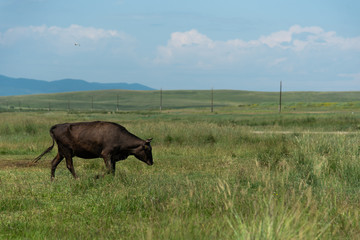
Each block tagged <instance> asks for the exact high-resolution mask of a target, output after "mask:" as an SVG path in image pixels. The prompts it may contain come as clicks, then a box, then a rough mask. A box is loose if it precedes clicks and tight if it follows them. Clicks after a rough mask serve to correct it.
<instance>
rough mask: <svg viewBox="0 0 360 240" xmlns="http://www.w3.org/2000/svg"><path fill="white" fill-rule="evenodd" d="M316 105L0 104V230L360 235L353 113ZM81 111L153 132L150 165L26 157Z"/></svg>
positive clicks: (80, 117)
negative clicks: (140, 107) (109, 171)
mask: <svg viewBox="0 0 360 240" xmlns="http://www.w3.org/2000/svg"><path fill="white" fill-rule="evenodd" d="M153 94H155V93H153ZM294 102H295V101H294ZM319 102H320V103H321V104H322V101H319ZM324 102H325V101H324ZM249 104H250V103H249ZM251 104H253V103H251ZM259 104H260V105H261V103H260V102H259ZM261 106H262V107H264V106H265V105H261ZM308 107H309V106H308ZM316 107H317V109H316V112H313V113H291V112H287V113H284V114H275V113H269V112H268V111H267V110H266V109H264V110H263V111H262V112H260V111H259V112H256V111H255V112H253V111H250V112H242V111H235V110H234V109H231V110H229V109H228V108H227V107H225V108H222V110H218V111H217V112H216V113H213V114H211V113H210V112H208V111H206V112H205V111H198V110H196V111H195V110H191V109H189V110H171V111H170V110H169V111H166V112H163V113H161V114H160V113H159V112H158V111H146V112H127V113H125V112H120V113H117V114H110V113H106V114H105V113H104V114H102V113H85V112H83V113H80V112H60V111H56V112H12V113H6V112H3V113H0V119H1V124H0V186H1V188H0V239H359V238H360V202H359V194H360V159H359V158H360V147H359V141H360V132H359V129H360V113H358V112H357V111H356V110H357V108H355V109H351V108H349V109H348V108H347V107H345V105H343V108H341V109H340V110H341V112H334V111H331V112H326V111H325V110H326V109H327V108H328V106H316ZM265 108H266V106H265ZM323 108H325V110H323ZM236 109H237V108H236ZM92 120H107V121H114V122H117V123H120V124H122V125H124V126H125V127H126V128H127V129H128V130H129V131H130V132H132V133H134V134H136V135H137V136H139V137H141V138H143V139H145V138H149V137H153V138H154V140H153V143H152V146H153V155H154V165H153V166H151V167H150V166H147V165H145V164H144V163H142V162H140V161H138V160H136V159H135V158H133V157H129V159H127V160H125V161H121V162H118V163H117V172H116V175H115V176H114V177H113V176H106V177H104V178H102V179H97V180H95V179H94V176H95V175H97V174H98V173H101V172H104V171H105V169H104V163H103V161H102V160H101V159H93V160H84V159H80V158H76V159H75V160H74V166H75V170H76V171H77V174H78V176H79V179H78V180H74V179H73V178H72V176H71V174H70V172H69V171H68V170H67V169H66V167H65V164H64V162H62V163H61V164H60V165H59V167H58V169H57V172H56V179H55V181H54V182H51V181H50V161H51V160H52V158H53V156H54V155H55V154H56V151H55V150H53V152H52V153H50V154H49V155H47V157H45V158H44V159H43V160H41V161H40V162H39V163H38V164H37V165H32V164H29V163H31V159H33V158H35V157H36V156H37V155H39V154H40V153H41V152H42V151H44V150H45V149H46V148H47V147H48V146H50V144H51V138H50V136H49V133H48V131H49V128H50V126H52V125H53V124H56V123H60V122H74V121H92Z"/></svg>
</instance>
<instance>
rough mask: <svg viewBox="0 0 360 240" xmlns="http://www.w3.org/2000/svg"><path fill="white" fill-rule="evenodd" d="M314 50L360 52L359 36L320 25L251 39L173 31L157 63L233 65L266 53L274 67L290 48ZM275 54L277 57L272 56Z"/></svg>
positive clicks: (158, 55)
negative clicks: (343, 34)
mask: <svg viewBox="0 0 360 240" xmlns="http://www.w3.org/2000/svg"><path fill="white" fill-rule="evenodd" d="M312 49H316V50H317V51H323V52H324V53H327V51H328V50H329V49H331V50H333V51H340V52H341V51H344V50H353V51H360V37H355V38H343V37H341V36H338V35H337V34H336V32H332V31H329V32H326V31H325V30H323V29H322V28H320V27H317V26H312V27H301V26H299V25H294V26H292V27H290V28H289V29H288V30H282V31H277V32H274V33H271V34H269V35H264V36H260V37H259V38H258V39H254V40H250V41H244V40H242V39H230V40H227V41H216V40H213V39H210V38H209V37H207V36H206V35H204V34H202V33H200V32H198V31H197V30H195V29H193V30H190V31H186V32H174V33H172V34H171V37H170V40H169V41H168V43H167V45H165V46H159V47H158V52H157V57H156V59H155V63H157V64H171V63H182V64H184V65H186V64H187V65H191V67H194V66H204V65H205V66H207V67H209V66H211V65H212V66H216V65H219V64H220V65H221V64H223V65H226V64H234V63H236V62H239V61H244V59H245V58H250V59H251V58H253V60H254V56H258V55H259V54H266V55H265V58H268V60H269V62H268V63H266V65H268V66H275V65H278V64H280V63H282V62H284V61H286V59H287V57H286V54H289V51H290V52H293V53H300V52H302V51H304V50H312ZM275 52H276V53H275ZM308 52H311V51H308ZM272 54H274V57H272V58H271V57H269V55H272ZM282 54H283V55H282ZM256 61H259V60H256Z"/></svg>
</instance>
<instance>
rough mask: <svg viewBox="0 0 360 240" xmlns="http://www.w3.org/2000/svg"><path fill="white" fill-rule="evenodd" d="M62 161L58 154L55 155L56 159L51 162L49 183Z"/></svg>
mask: <svg viewBox="0 0 360 240" xmlns="http://www.w3.org/2000/svg"><path fill="white" fill-rule="evenodd" d="M63 159H64V157H63V156H62V155H60V153H58V154H57V155H56V157H55V158H54V159H53V160H52V161H51V181H52V180H54V178H55V170H56V167H57V166H58V165H59V163H60V162H61V161H62V160H63Z"/></svg>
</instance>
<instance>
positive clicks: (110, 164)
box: [103, 153, 116, 175]
mask: <svg viewBox="0 0 360 240" xmlns="http://www.w3.org/2000/svg"><path fill="white" fill-rule="evenodd" d="M103 159H104V163H105V166H106V174H109V173H111V174H113V175H115V163H116V161H115V160H114V159H113V158H112V157H111V154H109V153H108V154H104V155H103Z"/></svg>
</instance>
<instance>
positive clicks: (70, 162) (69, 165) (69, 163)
mask: <svg viewBox="0 0 360 240" xmlns="http://www.w3.org/2000/svg"><path fill="white" fill-rule="evenodd" d="M65 159H66V167H67V169H69V171H70V172H71V174H72V175H73V177H74V178H77V176H76V173H75V169H74V164H73V159H72V157H71V156H66V157H65Z"/></svg>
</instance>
